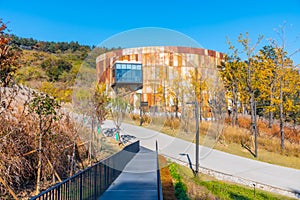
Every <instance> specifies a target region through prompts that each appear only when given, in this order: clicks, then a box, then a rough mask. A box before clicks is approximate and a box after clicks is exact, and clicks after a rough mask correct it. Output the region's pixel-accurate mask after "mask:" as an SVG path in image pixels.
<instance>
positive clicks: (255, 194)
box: [164, 163, 293, 200]
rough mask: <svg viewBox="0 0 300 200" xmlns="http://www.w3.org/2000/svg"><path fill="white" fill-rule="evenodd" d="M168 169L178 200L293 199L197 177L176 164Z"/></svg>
mask: <svg viewBox="0 0 300 200" xmlns="http://www.w3.org/2000/svg"><path fill="white" fill-rule="evenodd" d="M168 169H169V171H170V175H171V177H172V180H173V185H174V190H175V196H176V198H177V199H223V200H227V199H240V200H251V199H255V200H259V199H261V200H263V199H272V200H276V199H278V200H283V199H286V200H288V199H293V198H289V197H285V196H282V195H277V194H273V193H270V192H265V191H262V190H258V189H255V190H254V188H251V187H246V186H242V185H239V184H234V183H230V182H224V181H219V180H216V179H214V178H212V177H210V176H207V175H204V174H199V175H198V177H195V176H194V174H193V173H192V171H191V169H190V168H187V167H184V166H181V165H178V164H176V163H170V164H169V165H168ZM164 198H165V196H164Z"/></svg>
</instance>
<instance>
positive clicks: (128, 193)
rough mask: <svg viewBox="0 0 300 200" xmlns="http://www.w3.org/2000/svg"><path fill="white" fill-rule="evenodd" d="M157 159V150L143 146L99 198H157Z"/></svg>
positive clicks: (131, 199) (147, 199) (103, 199)
mask: <svg viewBox="0 0 300 200" xmlns="http://www.w3.org/2000/svg"><path fill="white" fill-rule="evenodd" d="M156 159H157V156H156V152H154V151H151V150H149V149H146V148H144V147H141V148H140V151H139V152H138V153H137V154H136V155H135V156H134V157H133V158H132V160H131V161H130V162H129V163H128V164H127V165H126V167H125V168H124V171H123V172H122V173H121V174H120V176H119V177H118V178H117V179H116V180H115V181H114V182H113V184H112V185H111V186H110V187H109V188H108V189H107V190H106V191H105V192H104V194H103V195H102V196H101V197H100V199H99V200H106V199H107V200H111V199H122V200H123V199H124V200H126V199H130V200H133V199H145V200H152V199H153V200H154V199H155V200H157V199H158V192H157V172H156V170H157V160H156Z"/></svg>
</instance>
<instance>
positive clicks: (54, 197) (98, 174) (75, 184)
mask: <svg viewBox="0 0 300 200" xmlns="http://www.w3.org/2000/svg"><path fill="white" fill-rule="evenodd" d="M139 149H140V144H139V141H136V142H134V143H132V144H130V145H128V146H126V147H125V148H124V149H123V150H122V151H120V152H118V153H116V154H114V155H112V156H111V157H109V158H106V159H104V160H102V161H100V162H98V163H96V164H94V165H93V166H91V167H88V168H86V169H84V170H83V171H81V172H79V173H77V174H75V175H74V176H72V177H70V178H68V179H66V180H64V181H62V182H60V183H58V184H56V185H54V186H52V187H50V188H48V189H47V190H45V191H43V192H41V193H40V194H38V195H37V196H34V197H32V198H31V200H48V199H49V200H84V199H98V198H99V197H100V196H101V195H102V194H103V193H104V192H105V190H106V189H107V188H108V187H109V186H110V185H111V184H112V182H113V181H114V180H115V179H116V178H117V177H118V176H119V175H120V174H121V172H122V171H123V169H124V167H125V166H126V164H127V163H128V162H129V161H130V160H131V159H132V158H133V156H134V155H135V154H136V153H137V152H138V151H139Z"/></svg>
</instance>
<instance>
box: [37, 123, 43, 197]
mask: <svg viewBox="0 0 300 200" xmlns="http://www.w3.org/2000/svg"><path fill="white" fill-rule="evenodd" d="M40 127H41V123H40ZM42 136H43V133H42V130H40V136H39V149H38V171H37V180H36V195H38V194H39V193H40V188H41V171H42Z"/></svg>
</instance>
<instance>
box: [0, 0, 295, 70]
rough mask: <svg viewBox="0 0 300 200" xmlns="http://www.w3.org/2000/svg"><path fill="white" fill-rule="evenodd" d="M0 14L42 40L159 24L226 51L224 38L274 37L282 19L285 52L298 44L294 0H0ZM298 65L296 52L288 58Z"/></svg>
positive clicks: (99, 36)
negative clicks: (284, 31) (241, 35)
mask: <svg viewBox="0 0 300 200" xmlns="http://www.w3.org/2000/svg"><path fill="white" fill-rule="evenodd" d="M0 18H2V19H3V21H4V22H9V23H8V27H9V29H11V32H12V33H14V34H16V35H18V36H22V37H33V38H35V39H38V40H47V41H78V42H79V43H81V44H88V45H98V44H99V43H101V42H102V41H103V40H105V39H107V38H109V37H111V36H112V35H114V34H118V33H120V32H122V31H126V30H130V29H134V28H141V27H162V28H167V29H172V30H175V31H179V32H181V33H183V34H186V35H187V36H189V37H191V38H193V39H194V40H196V41H197V42H198V43H199V44H200V45H201V46H203V47H204V48H207V49H213V50H217V51H221V52H224V53H227V52H228V45H227V44H226V36H228V37H229V38H230V39H231V40H235V39H236V38H237V36H238V35H239V33H245V32H246V31H248V32H249V34H250V37H251V38H252V40H253V41H255V39H256V38H258V35H259V34H263V35H264V36H265V39H264V43H267V41H266V39H268V38H275V39H276V38H277V34H276V32H274V28H278V26H279V25H282V24H283V23H284V22H286V24H287V28H286V42H287V50H288V51H289V52H290V53H292V52H293V51H294V50H296V49H298V48H300V38H299V39H297V38H298V37H299V36H300V1H299V0H285V1H274V0H273V1H271V0H264V1H262V0H260V1H258V0H252V1H230V0H229V1H220V0H214V1H201V0H193V1H192V0H172V1H163V0H160V1H159V0H152V1H149V0H148V1H143V0H139V1H138V0H127V1H125V0H122V1H116V0H115V1H110V0H105V1H101V0H98V1H68V0H65V1H64V0H60V1H57V0H53V1H37V0H32V1H31V0H27V1H24V0H20V1H14V0H0ZM293 58H294V60H295V62H296V63H297V64H298V63H300V55H299V54H297V55H296V56H294V57H293Z"/></svg>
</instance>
